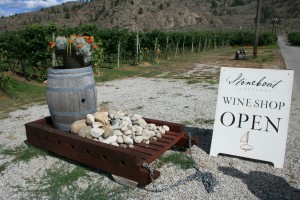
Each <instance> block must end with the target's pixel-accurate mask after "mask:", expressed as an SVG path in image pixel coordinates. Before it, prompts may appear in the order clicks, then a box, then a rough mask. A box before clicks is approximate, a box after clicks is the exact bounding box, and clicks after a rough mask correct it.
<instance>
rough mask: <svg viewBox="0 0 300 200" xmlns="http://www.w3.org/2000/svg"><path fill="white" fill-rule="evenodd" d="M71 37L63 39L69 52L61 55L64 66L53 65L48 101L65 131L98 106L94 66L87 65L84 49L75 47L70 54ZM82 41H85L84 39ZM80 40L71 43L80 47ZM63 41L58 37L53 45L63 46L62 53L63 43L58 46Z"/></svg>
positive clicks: (52, 112) (48, 88)
mask: <svg viewBox="0 0 300 200" xmlns="http://www.w3.org/2000/svg"><path fill="white" fill-rule="evenodd" d="M76 37H77V38H80V37H78V36H76ZM71 39H72V40H73V38H67V40H65V39H63V40H64V41H65V48H66V51H67V52H68V53H69V54H68V55H67V54H63V55H61V54H60V56H62V58H63V65H62V66H60V67H53V68H49V69H48V79H47V103H48V108H49V111H50V114H51V118H52V121H53V124H54V126H55V127H56V128H57V129H60V130H63V131H69V130H70V127H71V124H72V123H73V122H74V121H76V120H80V119H84V118H85V117H86V115H87V114H89V113H94V112H96V109H97V93H96V85H95V80H94V74H93V69H92V67H91V66H84V64H85V62H84V59H85V56H86V54H83V55H82V54H79V53H78V52H79V51H78V50H80V49H76V48H73V47H72V48H73V49H71V51H73V52H72V53H70V49H68V48H69V47H70V46H69V45H70V40H71ZM78 41H79V42H82V40H78ZM78 41H76V38H75V39H74V40H73V41H71V42H72V43H71V44H74V45H77V46H78V43H79V42H78ZM84 41H86V40H84ZM59 42H61V41H59V40H58V39H57V40H56V44H55V45H56V46H53V44H52V46H53V47H57V48H60V49H59V51H60V52H61V51H62V50H63V49H62V48H63V45H61V44H60V45H61V46H59V47H58V44H59ZM79 44H82V43H79ZM87 44H88V43H87ZM83 45H84V44H82V46H83ZM68 46H69V47H68ZM79 46H81V45H79ZM88 55H91V54H88ZM87 59H90V58H87ZM87 59H85V60H87Z"/></svg>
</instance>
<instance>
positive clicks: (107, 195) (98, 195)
mask: <svg viewBox="0 0 300 200" xmlns="http://www.w3.org/2000/svg"><path fill="white" fill-rule="evenodd" d="M127 191H128V189H127V188H125V187H117V188H114V189H107V187H105V186H102V185H101V184H100V183H96V184H94V185H89V186H88V187H87V188H86V189H85V190H80V191H77V194H76V195H75V199H82V200H83V199H87V200H107V199H111V200H121V199H122V197H121V194H122V193H125V192H127Z"/></svg>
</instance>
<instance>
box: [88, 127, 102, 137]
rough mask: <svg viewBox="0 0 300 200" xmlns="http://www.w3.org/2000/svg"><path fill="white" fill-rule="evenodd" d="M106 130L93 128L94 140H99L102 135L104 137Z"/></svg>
mask: <svg viewBox="0 0 300 200" xmlns="http://www.w3.org/2000/svg"><path fill="white" fill-rule="evenodd" d="M103 133H104V130H103V129H101V128H92V130H91V132H90V134H91V136H93V137H94V138H99V137H100V136H101V135H103Z"/></svg>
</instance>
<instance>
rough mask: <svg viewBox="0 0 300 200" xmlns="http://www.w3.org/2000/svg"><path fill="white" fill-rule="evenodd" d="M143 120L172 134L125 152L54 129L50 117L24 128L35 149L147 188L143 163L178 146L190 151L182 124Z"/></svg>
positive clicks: (154, 172) (156, 172) (155, 176)
mask: <svg viewBox="0 0 300 200" xmlns="http://www.w3.org/2000/svg"><path fill="white" fill-rule="evenodd" d="M144 119H145V120H146V122H147V123H154V124H156V125H157V126H161V125H168V126H169V127H170V131H168V132H166V133H165V134H163V135H162V138H158V140H157V141H151V142H150V144H144V143H143V144H134V147H133V148H122V147H116V146H113V145H110V144H105V143H102V142H98V141H94V140H91V139H87V138H82V137H80V136H78V135H75V134H72V133H69V132H64V131H61V130H58V129H56V128H54V126H53V123H52V120H51V117H46V118H43V119H39V120H36V121H33V122H29V123H27V124H25V128H26V136H27V140H28V143H29V144H31V145H32V146H35V147H37V148H41V149H43V150H46V151H49V152H53V153H55V154H58V155H60V156H63V157H66V158H68V159H71V160H74V161H76V162H79V163H83V164H85V165H87V166H90V167H92V168H96V169H100V170H103V171H105V172H108V173H111V174H114V175H117V176H120V177H124V178H126V179H130V180H132V181H135V182H137V183H139V184H140V185H147V184H149V183H151V181H152V179H151V178H150V176H149V171H148V170H147V169H146V168H145V167H143V163H144V162H145V163H147V164H150V163H151V162H153V161H154V160H155V159H156V158H158V157H159V156H160V155H162V154H163V153H164V152H165V151H167V150H168V149H170V148H171V147H172V146H173V145H175V144H176V146H181V147H188V144H189V140H188V137H187V135H186V133H185V132H184V131H183V125H181V124H177V123H172V122H166V121H160V120H155V119H148V118H144ZM193 143H194V141H193ZM159 175H160V172H159V171H157V170H153V176H152V178H153V180H155V179H157V178H158V177H159Z"/></svg>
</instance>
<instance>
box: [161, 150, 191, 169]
mask: <svg viewBox="0 0 300 200" xmlns="http://www.w3.org/2000/svg"><path fill="white" fill-rule="evenodd" d="M159 160H160V161H161V162H162V163H172V164H174V165H177V166H179V167H180V168H181V169H189V168H192V167H193V166H194V164H195V163H194V161H193V159H192V158H190V157H188V156H187V155H185V154H184V153H181V152H174V153H172V154H170V155H166V156H161V157H160V158H159Z"/></svg>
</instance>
